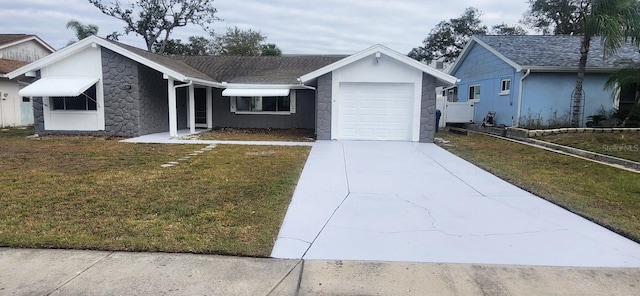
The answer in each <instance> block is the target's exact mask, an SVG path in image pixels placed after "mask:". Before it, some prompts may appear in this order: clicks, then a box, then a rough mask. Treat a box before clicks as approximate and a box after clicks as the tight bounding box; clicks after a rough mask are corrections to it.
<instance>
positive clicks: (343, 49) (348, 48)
mask: <svg viewBox="0 0 640 296" xmlns="http://www.w3.org/2000/svg"><path fill="white" fill-rule="evenodd" d="M128 1H132V0H121V2H123V3H126V2H128ZM105 2H112V0H105ZM214 5H215V7H216V8H217V9H218V15H217V16H218V17H219V18H221V19H223V21H220V22H217V23H215V24H213V26H212V27H213V28H214V29H215V30H216V31H217V32H219V33H224V32H225V30H226V28H227V27H233V26H238V27H239V28H241V29H252V30H258V31H260V32H261V33H262V34H263V35H266V36H268V39H267V41H268V42H270V43H275V44H276V45H278V47H279V48H280V49H282V51H283V53H285V54H351V53H355V52H358V51H360V50H363V49H365V48H367V47H369V46H371V45H374V44H378V43H380V44H383V45H386V46H388V47H390V48H392V49H394V50H396V51H399V52H401V53H408V52H409V51H410V50H411V49H412V48H414V47H417V46H419V45H421V43H422V40H423V39H424V38H425V37H426V36H427V34H428V33H429V31H430V30H431V29H432V28H433V27H434V26H435V25H436V24H437V23H439V22H440V21H442V20H448V19H450V18H455V17H458V16H460V15H461V14H462V13H463V12H464V9H465V8H467V7H469V6H473V7H476V8H478V9H480V10H481V11H482V12H483V15H482V17H481V19H482V20H483V22H484V23H485V24H486V25H488V26H492V25H496V24H500V23H502V22H505V23H507V24H517V22H518V20H519V19H520V18H521V17H522V14H523V13H524V11H525V10H526V9H527V3H526V0H399V1H389V0H302V1H301V0H216V1H215V2H214ZM0 11H2V16H1V17H0V28H2V29H1V32H2V33H29V34H36V35H38V36H39V37H40V38H42V39H43V40H45V41H46V42H47V43H49V44H50V45H51V46H53V47H54V48H56V49H59V48H61V47H64V46H65V45H66V44H67V42H68V41H69V40H71V39H73V38H74V34H73V32H72V31H71V30H67V29H65V24H66V23H67V21H69V20H70V19H76V20H78V21H80V22H81V23H84V24H95V25H97V26H98V27H99V28H100V31H99V33H98V35H99V36H102V37H104V36H106V35H108V34H109V33H111V32H113V31H122V27H123V23H122V22H121V21H119V20H116V19H114V18H112V17H109V16H106V15H103V14H102V13H101V12H100V11H99V10H98V9H97V8H95V7H94V6H93V5H92V4H90V3H89V2H88V1H87V0H0ZM192 35H202V36H204V35H206V33H205V32H204V31H202V29H200V28H199V27H197V26H190V27H184V28H178V29H177V30H176V31H175V33H174V35H173V36H172V37H173V38H181V39H182V40H186V39H187V38H188V37H189V36H192ZM120 41H121V42H124V43H127V44H131V45H134V46H138V47H144V42H143V41H142V38H141V37H139V36H135V35H134V34H130V35H129V36H125V37H121V38H120Z"/></svg>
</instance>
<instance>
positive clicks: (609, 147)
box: [538, 133, 640, 162]
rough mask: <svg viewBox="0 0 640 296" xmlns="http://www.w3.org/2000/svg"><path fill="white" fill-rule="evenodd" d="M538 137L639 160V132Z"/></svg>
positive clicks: (556, 142)
mask: <svg viewBox="0 0 640 296" xmlns="http://www.w3.org/2000/svg"><path fill="white" fill-rule="evenodd" d="M538 139H540V140H543V141H547V142H551V143H555V144H560V145H564V146H569V147H573V148H578V149H582V150H588V151H592V152H596V153H600V154H606V155H611V156H615V157H620V158H624V159H628V160H633V161H638V162H640V133H567V134H558V135H549V136H544V137H539V138H538Z"/></svg>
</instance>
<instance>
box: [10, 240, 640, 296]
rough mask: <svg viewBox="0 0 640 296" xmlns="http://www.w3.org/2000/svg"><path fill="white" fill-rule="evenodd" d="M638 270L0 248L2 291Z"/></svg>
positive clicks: (591, 279) (273, 287)
mask: <svg viewBox="0 0 640 296" xmlns="http://www.w3.org/2000/svg"><path fill="white" fill-rule="evenodd" d="M639 294H640V269H637V268H634V269H631V268H626V269H625V268H570V267H540V266H504V265H471V264H433V263H404V262H371V261H368V262H363V261H325V260H318V261H309V260H306V261H302V260H283V259H264V258H241V257H223V256H213V255H193V254H171V253H126V252H102V251H73V250H38V249H7V248H0V295H639Z"/></svg>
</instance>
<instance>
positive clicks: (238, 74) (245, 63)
mask: <svg viewBox="0 0 640 296" xmlns="http://www.w3.org/2000/svg"><path fill="white" fill-rule="evenodd" d="M344 57H345V56H322V55H318V56H277V57H276V56H252V57H248V56H175V57H173V58H175V59H176V60H179V61H182V62H184V63H185V64H187V65H189V66H191V67H193V68H195V69H198V70H200V71H202V72H204V73H206V74H207V75H208V76H210V77H211V78H213V79H214V80H215V81H219V82H228V83H254V84H298V81H297V78H299V77H300V76H302V75H304V74H307V73H310V72H313V71H315V70H317V69H320V68H322V67H324V66H326V65H329V64H332V63H335V62H337V61H339V60H341V59H343V58H344Z"/></svg>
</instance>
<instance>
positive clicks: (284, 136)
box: [196, 128, 314, 142]
mask: <svg viewBox="0 0 640 296" xmlns="http://www.w3.org/2000/svg"><path fill="white" fill-rule="evenodd" d="M196 137H197V138H198V139H200V140H219V141H284V142H313V141H314V140H313V130H309V129H300V128H292V129H259V128H220V129H215V130H210V131H206V132H202V133H200V134H198V135H197V136H196Z"/></svg>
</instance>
